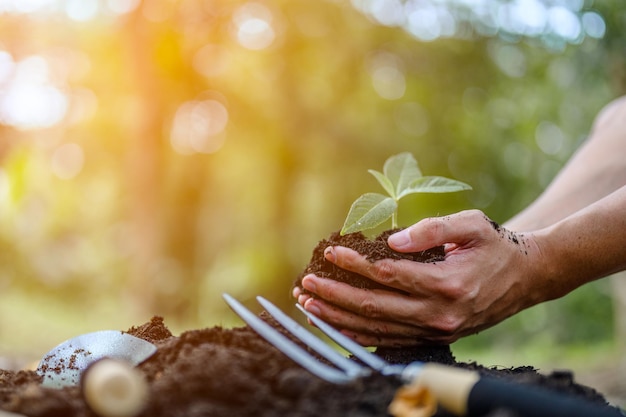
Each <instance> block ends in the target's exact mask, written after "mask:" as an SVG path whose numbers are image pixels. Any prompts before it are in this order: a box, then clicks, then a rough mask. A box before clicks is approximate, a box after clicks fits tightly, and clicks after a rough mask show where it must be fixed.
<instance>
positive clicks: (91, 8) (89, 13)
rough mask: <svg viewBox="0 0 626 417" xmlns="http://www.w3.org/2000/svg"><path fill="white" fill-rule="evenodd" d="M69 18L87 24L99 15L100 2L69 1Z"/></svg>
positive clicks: (66, 8)
mask: <svg viewBox="0 0 626 417" xmlns="http://www.w3.org/2000/svg"><path fill="white" fill-rule="evenodd" d="M65 13H66V14H67V17H69V18H70V19H72V20H76V21H78V22H86V21H88V20H91V19H93V18H94V17H95V16H96V15H97V14H98V0H67V3H65Z"/></svg>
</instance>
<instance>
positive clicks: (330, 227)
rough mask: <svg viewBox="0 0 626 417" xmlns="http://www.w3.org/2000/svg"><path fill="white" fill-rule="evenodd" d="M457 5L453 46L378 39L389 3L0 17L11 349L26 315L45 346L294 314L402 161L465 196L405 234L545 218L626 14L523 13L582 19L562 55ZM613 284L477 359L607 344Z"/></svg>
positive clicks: (94, 7)
mask: <svg viewBox="0 0 626 417" xmlns="http://www.w3.org/2000/svg"><path fill="white" fill-rule="evenodd" d="M31 3H32V4H31ZM374 3H377V4H379V5H380V4H382V5H383V9H380V8H379V9H376V8H375V7H374V5H373V4H374ZM409 3H415V4H417V3H418V2H406V4H407V8H405V9H401V10H404V11H405V12H406V13H408V11H409V8H408V4H409ZM456 3H457V2H454V1H449V2H448V5H447V6H446V2H438V4H439V5H438V6H437V7H439V9H437V10H438V11H437V13H443V12H445V10H444V9H445V8H446V7H448V10H449V11H450V16H457V17H458V16H464V18H463V19H464V20H463V21H462V22H460V23H459V24H458V27H457V30H456V31H453V32H446V33H442V36H440V37H437V38H436V39H435V38H433V39H430V40H429V41H425V40H424V39H423V33H422V35H420V36H422V38H420V37H419V36H416V34H415V33H414V32H413V33H412V32H411V30H410V28H408V29H407V28H406V27H403V25H402V24H399V23H398V22H395V21H385V20H384V19H383V20H381V19H378V20H377V16H378V18H380V17H381V16H383V17H384V16H386V15H385V14H384V13H383V15H381V14H380V12H381V10H383V11H385V10H390V9H384V7H388V8H389V7H398V5H402V4H403V3H402V2H400V1H387V2H367V1H354V2H352V3H350V2H348V1H347V0H345V1H340V0H334V1H332V0H326V1H315V2H312V1H308V0H265V1H258V2H247V1H244V0H235V1H220V0H205V1H200V0H177V1H175V0H168V1H158V0H143V1H130V0H127V1H121V0H117V1H113V0H109V1H106V2H105V1H95V0H90V1H87V0H85V1H70V0H68V1H52V0H50V1H47V2H27V1H25V0H24V1H22V2H21V3H20V2H11V1H7V0H2V1H0V123H2V124H0V164H1V165H0V306H2V307H0V313H1V314H0V316H1V317H2V318H1V319H0V340H1V341H2V342H1V343H2V344H0V349H2V348H4V349H9V348H10V347H11V346H16V343H17V342H15V341H14V340H13V337H12V336H11V335H12V334H15V332H16V331H17V328H18V327H19V326H20V324H24V323H26V322H22V323H20V317H23V318H26V317H28V318H30V319H31V320H34V321H35V322H36V324H37V325H38V327H37V328H27V329H25V330H24V329H22V330H21V331H22V332H24V331H27V332H32V333H33V334H31V335H30V336H25V337H26V339H27V340H29V341H35V342H38V343H47V344H50V343H56V342H58V341H60V339H62V338H63V337H65V336H67V337H70V336H72V335H73V334H75V333H77V332H78V331H91V330H95V328H96V327H98V326H99V327H100V328H127V327H129V326H130V325H133V324H139V323H140V322H143V321H145V320H147V319H148V318H149V317H150V316H151V315H153V314H160V315H164V316H165V317H166V321H167V322H168V323H170V324H172V325H174V327H176V326H178V327H180V328H182V329H184V328H189V327H192V326H197V325H213V324H216V323H224V322H226V323H227V322H228V320H233V319H232V318H231V317H232V314H230V313H229V312H228V311H227V309H226V307H225V306H224V304H223V302H222V301H221V293H222V292H225V291H226V292H229V293H231V294H233V295H235V296H237V297H239V298H242V299H246V298H250V297H252V296H253V295H255V294H265V295H268V294H269V295H268V297H270V298H272V299H274V300H276V301H277V303H278V304H279V305H281V306H283V307H284V308H289V306H291V303H292V301H291V299H290V297H289V292H290V286H291V282H292V281H293V280H294V279H295V278H296V276H297V275H298V274H299V273H300V272H301V270H302V269H303V268H304V266H305V265H306V263H307V262H308V260H309V257H310V253H311V250H312V249H313V247H314V246H315V245H316V244H317V242H318V241H319V240H320V239H322V238H325V237H326V236H327V235H328V234H329V233H331V232H332V231H336V230H338V229H339V228H340V227H341V224H342V223H343V219H344V217H345V215H346V213H347V211H348V208H349V206H350V203H351V202H352V201H353V200H354V199H355V198H356V197H357V196H358V195H360V194H362V193H363V192H364V191H366V190H368V189H371V188H372V187H373V186H375V183H374V181H375V180H374V179H373V178H371V176H369V175H368V174H367V169H368V168H375V167H379V166H381V165H382V163H383V162H384V161H385V159H386V158H387V157H389V156H390V155H393V154H395V153H399V152H404V151H410V152H412V153H413V154H414V155H416V157H417V159H418V162H419V163H420V167H421V169H422V171H423V172H424V174H425V175H442V176H447V177H450V178H455V179H458V180H460V181H464V182H466V183H469V184H471V185H472V186H473V188H474V190H473V191H471V192H464V193H458V194H453V195H420V196H415V197H407V203H405V205H404V207H403V208H402V209H401V212H400V214H399V216H400V217H399V218H400V220H401V222H402V223H404V225H409V224H411V223H413V222H415V221H417V220H419V219H421V218H423V217H425V216H433V215H442V214H447V213H451V212H455V211H458V210H462V209H468V208H480V209H482V210H484V211H485V212H486V213H487V214H488V215H489V216H491V217H492V218H494V219H495V220H497V221H504V220H506V219H507V218H509V217H510V216H512V215H513V214H514V213H516V212H517V211H518V210H520V209H521V208H522V207H524V205H526V204H527V203H529V202H530V201H532V199H534V198H535V197H536V196H537V195H538V194H539V193H540V192H541V190H542V189H543V188H544V187H545V186H546V185H547V184H548V182H549V181H550V180H551V178H552V177H553V176H554V174H555V173H556V172H557V171H558V169H559V168H560V167H561V166H562V165H563V163H564V162H565V161H566V160H567V159H568V157H569V156H570V155H571V154H572V152H573V151H574V150H575V149H576V147H577V146H578V145H579V144H580V142H581V141H582V140H584V138H585V136H586V134H587V133H588V131H589V129H590V126H591V123H592V121H593V117H594V115H595V113H596V112H597V111H598V110H599V109H600V108H601V107H602V106H603V105H604V104H606V103H607V102H608V101H609V100H610V99H612V98H613V97H615V96H617V95H619V94H621V93H623V92H624V90H625V87H624V86H625V84H624V80H625V79H626V78H625V76H624V62H623V60H624V58H623V57H624V56H625V55H624V47H625V45H626V40H625V36H626V32H624V31H623V27H624V21H625V20H626V7H625V6H624V5H623V4H622V3H621V2H619V1H612V2H611V1H608V2H602V3H597V4H592V3H591V2H590V1H586V2H585V1H583V0H581V1H579V2H575V1H574V2H567V1H561V2H559V1H548V0H546V1H544V2H539V1H534V2H533V1H531V2H530V3H533V4H535V5H537V4H540V5H543V6H542V7H543V10H544V11H546V10H548V9H549V10H555V8H557V7H558V8H560V9H559V10H561V11H563V10H565V11H568V10H570V9H571V10H570V11H569V13H570V14H569V15H568V16H569V17H570V18H571V17H572V16H574V18H576V19H578V18H580V19H581V20H580V22H583V23H584V21H585V20H584V16H585V13H592V15H591V16H592V17H593V18H594V19H595V21H594V22H595V24H596V26H594V27H595V28H596V30H595V32H593V31H592V32H590V33H591V35H594V36H589V34H587V35H586V34H585V32H584V31H583V30H582V29H580V28H579V29H580V30H579V33H578V36H575V37H571V36H570V38H559V37H558V34H559V31H558V30H556V32H555V33H556V35H555V34H554V33H553V32H554V31H552V32H550V33H548V32H547V31H546V32H545V33H548V35H549V36H548V35H546V36H543V35H542V36H538V34H537V33H538V32H537V33H535V32H532V33H529V32H524V31H521V32H518V33H513V32H511V31H507V30H505V29H503V28H500V29H498V28H497V27H495V28H494V27H491V29H490V30H485V26H484V22H478V21H476V22H474V21H473V20H472V19H473V18H472V17H471V16H470V15H468V14H467V13H466V12H467V11H468V10H471V8H470V7H469V6H467V5H466V6H465V7H464V8H459V7H458V4H456ZM458 3H459V4H460V3H467V2H458ZM478 3H480V5H481V7H482V8H485V7H486V8H490V7H493V8H496V7H504V6H503V5H515V4H518V3H519V5H520V7H521V8H522V9H523V7H525V6H524V2H499V1H495V0H492V1H483V2H478ZM527 3H528V2H527ZM530 3H528V4H530ZM28 4H31V7H30V8H29V7H28V6H27V5H28ZM37 4H38V5H39V6H35V5H37ZM528 4H527V5H528ZM566 6H567V7H566ZM38 7H39V8H38ZM507 7H508V6H507ZM568 7H569V9H568ZM442 8H443V9H442ZM522 9H520V10H522ZM367 10H369V12H368V11H367ZM498 10H500V9H498ZM453 11H454V13H456V15H454V14H452V12H453ZM518 12H519V10H518ZM376 13H378V14H376ZM446 13H447V12H446ZM494 15H495V14H494ZM412 16H414V15H412ZM445 16H448V15H445ZM468 16H470V17H468ZM472 16H473V15H472ZM521 16H524V14H523V13H522V15H521ZM587 16H589V15H587ZM600 16H601V18H600ZM598 18H600V21H598V20H597V19H598ZM602 19H604V20H602ZM553 20H554V19H553ZM407 21H408V20H407ZM473 22H474V23H475V24H474V26H473V27H472V24H473ZM551 22H552V25H553V29H555V28H556V29H558V28H559V25H558V23H559V21H558V20H555V21H551ZM555 22H556V23H555ZM603 22H605V24H606V27H605V31H604V30H603V31H602V33H601V35H600V36H599V35H598V33H597V32H598V29H597V25H598V24H600V23H602V24H604V23H603ZM535 23H536V22H535ZM600 26H601V27H600V29H603V27H602V25H600ZM581 27H582V28H583V29H584V28H585V26H584V25H582V26H581ZM620 31H621V32H620ZM542 33H543V32H542ZM431 35H432V33H431ZM443 35H445V36H443ZM546 39H548V40H551V41H549V42H548V41H546ZM603 288H604V287H602V284H601V283H599V284H598V285H594V286H589V288H585V289H581V290H579V292H577V293H576V294H573V295H572V296H571V297H568V298H566V299H564V300H561V301H559V302H558V303H552V304H550V305H549V306H548V305H546V306H541V307H540V310H532V311H530V312H529V314H528V315H522V316H520V317H519V318H517V317H516V318H514V319H511V320H509V321H508V322H507V323H505V324H504V325H502V326H499V327H498V328H497V329H495V333H493V332H492V333H489V334H488V335H487V337H484V338H480V337H479V339H476V338H473V339H471V340H469V341H468V342H467V343H468V344H470V345H471V344H476V345H488V344H489V343H492V341H493V340H498V338H499V337H501V335H502V334H510V333H511V332H512V334H514V335H515V337H516V338H517V339H516V340H519V342H520V343H521V342H523V341H526V340H529V335H533V334H535V332H537V331H539V330H542V331H546V332H552V333H553V334H554V338H555V339H554V341H555V342H563V343H565V342H571V341H573V340H574V339H576V340H577V341H579V342H580V341H589V340H596V339H598V338H609V337H611V328H610V324H607V323H610V315H611V311H610V303H609V302H608V301H607V300H609V295H607V294H605V293H604V292H603ZM15 300H26V303H28V304H19V303H16V301H15ZM29 300H31V301H32V302H30V301H29ZM590 303H595V305H597V304H600V305H601V306H603V307H602V308H599V309H598V308H595V307H590V306H591V305H592V304H590ZM60 311H61V313H60ZM538 311H539V312H538ZM59 322H62V323H63V325H61V324H59ZM29 323H30V322H29ZM598 323H603V324H602V325H598ZM33 327H35V326H33ZM566 327H572V328H575V329H576V331H575V332H574V331H572V332H568V333H563V329H565V328H566ZM40 329H41V330H40ZM59 333H62V335H59ZM507 337H508V336H507ZM531 339H532V338H531ZM52 341H53V342H52ZM19 346H20V348H24V346H23V345H19Z"/></svg>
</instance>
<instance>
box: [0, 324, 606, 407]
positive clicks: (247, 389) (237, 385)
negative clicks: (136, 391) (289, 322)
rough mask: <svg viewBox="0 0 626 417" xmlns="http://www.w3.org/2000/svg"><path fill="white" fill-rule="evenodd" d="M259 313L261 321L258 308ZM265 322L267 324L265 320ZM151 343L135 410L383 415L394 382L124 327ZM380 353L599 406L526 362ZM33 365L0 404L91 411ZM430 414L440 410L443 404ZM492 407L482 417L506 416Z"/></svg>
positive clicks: (567, 376) (150, 328) (249, 345)
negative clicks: (143, 396)
mask: <svg viewBox="0 0 626 417" xmlns="http://www.w3.org/2000/svg"><path fill="white" fill-rule="evenodd" d="M261 317H263V318H265V319H267V320H268V321H270V323H272V321H271V319H268V317H267V316H266V314H264V313H262V314H261ZM272 324H273V323H272ZM128 332H129V333H130V334H133V335H135V336H137V337H141V338H143V339H145V340H148V341H150V342H152V343H155V344H156V345H157V347H158V350H157V352H156V353H155V354H154V356H152V357H151V358H150V359H148V360H147V361H146V362H144V363H142V364H140V365H139V366H138V369H139V370H140V371H141V372H142V373H143V374H144V375H145V377H146V379H147V381H148V382H149V389H150V396H149V401H148V403H147V404H146V408H145V410H144V411H143V412H142V413H141V414H140V415H141V416H153V417H160V416H163V417H165V416H168V417H174V416H188V417H194V416H220V417H221V416H224V417H233V416H294V417H301V416H316V417H319V416H321V415H323V416H328V417H335V416H336V417H340V416H341V417H345V416H348V417H357V416H363V417H365V416H372V417H374V416H377V417H378V416H387V415H388V413H387V406H388V404H389V403H390V402H391V400H392V398H393V396H394V393H395V390H396V389H397V388H398V387H399V386H400V385H401V384H400V382H399V381H398V380H397V379H396V378H394V377H385V376H381V375H377V374H374V375H372V376H369V377H366V378H360V379H357V380H355V381H354V382H351V383H348V384H344V385H334V384H331V383H327V382H324V381H322V380H320V379H319V378H317V377H315V376H313V375H312V374H310V373H309V372H307V371H305V370H304V369H302V368H300V367H299V366H298V365H296V364H295V363H294V362H292V361H291V360H290V359H288V358H286V357H285V356H284V355H283V354H282V353H281V352H279V351H278V350H277V349H275V348H274V347H273V346H271V345H269V344H268V343H267V342H265V341H264V340H263V339H261V338H259V337H258V336H257V335H256V333H255V332H254V331H252V330H251V329H249V328H248V327H240V328H233V329H223V328H221V327H213V328H207V329H201V330H192V331H188V332H184V333H182V334H181V335H179V336H174V335H172V334H171V333H170V331H169V330H168V329H167V327H166V325H165V324H164V322H163V319H162V318H160V317H154V318H153V319H152V320H151V321H150V322H148V323H145V324H143V325H141V326H138V327H133V328H131V329H129V330H128ZM379 353H380V354H382V355H383V356H385V357H386V358H387V359H394V360H396V361H397V360H398V359H400V362H407V361H412V360H422V361H435V362H441V363H446V364H453V365H454V366H459V367H463V368H469V369H475V370H479V371H480V372H481V373H483V374H490V375H495V376H499V377H502V378H510V379H514V380H516V381H519V382H522V383H528V384H535V385H542V386H545V387H549V388H551V389H555V390H558V391H560V392H563V393H567V394H569V395H575V396H582V397H584V398H587V399H588V400H589V401H593V402H597V403H599V404H605V399H604V397H603V396H602V395H601V394H599V393H597V392H596V391H595V390H593V389H591V388H589V387H585V386H582V385H580V384H577V383H576V382H575V381H574V378H573V375H572V374H571V373H569V372H556V373H552V374H550V375H542V374H540V373H538V372H537V371H536V370H535V369H534V368H532V367H530V366H528V367H519V368H512V369H489V368H485V367H482V366H480V365H478V364H476V363H456V361H455V359H454V357H453V355H452V354H451V352H450V349H449V347H447V346H444V347H442V346H439V347H430V348H428V347H427V348H420V349H413V350H402V351H400V352H394V351H383V352H379ZM40 382H41V378H40V377H39V376H38V375H37V374H36V373H35V372H34V371H17V372H12V371H1V370H0V409H1V410H6V411H11V412H15V413H20V414H24V415H27V416H33V417H35V416H42V417H43V416H66V417H88V416H95V415H96V414H94V413H93V412H92V411H91V410H90V409H89V407H88V405H87V404H86V403H85V401H84V399H83V395H82V392H81V388H80V387H67V388H63V389H51V388H43V387H41V385H40ZM436 415H437V416H442V417H445V416H448V415H449V414H447V413H445V412H444V411H443V410H440V411H438V412H437V414H436ZM512 415H514V414H512V413H510V412H509V411H507V410H498V411H496V412H493V413H491V414H489V416H490V417H499V416H502V417H504V416H512Z"/></svg>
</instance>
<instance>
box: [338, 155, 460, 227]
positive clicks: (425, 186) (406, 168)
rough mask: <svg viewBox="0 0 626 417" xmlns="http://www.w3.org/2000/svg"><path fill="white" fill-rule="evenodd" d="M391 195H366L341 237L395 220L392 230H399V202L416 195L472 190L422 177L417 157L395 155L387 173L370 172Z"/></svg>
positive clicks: (449, 181)
mask: <svg viewBox="0 0 626 417" xmlns="http://www.w3.org/2000/svg"><path fill="white" fill-rule="evenodd" d="M368 172H369V173H370V174H372V175H373V176H374V177H375V178H376V179H377V180H378V182H379V183H380V185H382V187H383V188H384V189H385V191H387V194H388V195H383V194H379V193H365V194H363V195H362V196H360V197H359V198H357V199H356V201H355V202H354V203H352V207H350V211H349V212H348V217H347V218H346V221H345V222H344V224H343V227H342V229H341V232H340V234H341V235H345V234H348V233H355V232H360V231H363V230H367V229H372V228H374V227H376V226H378V225H379V224H381V223H383V222H385V221H386V220H388V219H389V218H391V228H392V229H395V228H397V227H398V220H397V212H398V201H399V200H400V199H401V198H402V197H405V196H407V195H409V194H415V193H451V192H455V191H463V190H471V189H472V187H470V186H469V185H467V184H465V183H463V182H461V181H456V180H452V179H450V178H445V177H438V176H422V172H421V171H420V169H419V167H418V165H417V161H416V160H415V157H413V155H412V154H411V153H409V152H403V153H401V154H398V155H394V156H392V157H390V158H389V159H387V161H385V165H384V167H383V172H382V173H381V172H378V171H375V170H373V169H370V170H368Z"/></svg>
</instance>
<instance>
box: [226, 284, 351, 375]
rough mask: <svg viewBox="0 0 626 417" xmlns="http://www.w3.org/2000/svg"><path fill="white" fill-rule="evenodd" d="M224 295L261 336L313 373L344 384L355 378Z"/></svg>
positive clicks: (239, 314)
mask: <svg viewBox="0 0 626 417" xmlns="http://www.w3.org/2000/svg"><path fill="white" fill-rule="evenodd" d="M222 297H223V298H224V300H225V301H226V303H227V304H228V305H229V306H230V308H232V309H233V311H234V312H235V313H237V315H238V316H239V317H241V318H242V319H243V321H245V322H246V323H247V324H248V325H249V326H250V327H252V328H253V329H254V330H255V331H256V332H257V333H258V334H259V335H260V336H261V337H263V338H264V339H265V340H267V341H268V342H269V343H271V344H272V345H273V346H275V347H276V348H278V349H279V350H280V351H281V352H283V353H284V354H285V355H287V356H288V357H289V358H291V359H292V360H293V361H295V362H296V363H298V364H299V365H301V366H302V367H304V368H305V369H306V370H308V371H309V372H311V373H312V374H314V375H316V376H318V377H320V378H322V379H324V380H326V381H328V382H333V383H336V384H343V383H346V382H349V381H351V380H353V379H354V376H353V375H348V374H347V373H345V372H343V371H341V370H338V369H335V368H332V367H330V366H328V365H326V364H324V363H322V362H320V361H318V360H317V359H315V358H314V357H313V356H311V355H310V354H309V353H308V352H307V351H306V350H304V349H302V348H301V347H300V346H298V345H296V344H295V343H293V342H292V341H291V340H289V339H288V338H286V337H285V336H283V335H282V334H281V333H280V332H279V331H277V330H276V329H274V328H273V327H272V326H270V325H269V324H267V323H266V322H265V321H263V320H261V319H260V318H259V317H257V316H256V315H255V314H254V313H252V312H251V311H250V310H248V309H247V308H245V307H244V306H243V305H242V304H241V303H240V302H239V301H237V300H235V299H234V298H233V297H231V296H230V295H228V294H223V295H222Z"/></svg>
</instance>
